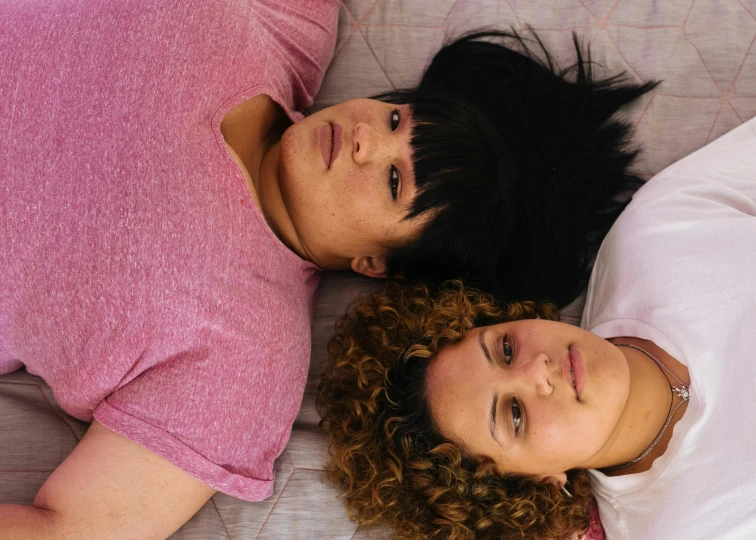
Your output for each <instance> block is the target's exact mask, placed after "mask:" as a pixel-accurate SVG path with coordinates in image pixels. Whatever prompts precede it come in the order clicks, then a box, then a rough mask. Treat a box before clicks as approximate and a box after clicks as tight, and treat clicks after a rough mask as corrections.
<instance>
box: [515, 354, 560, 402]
mask: <svg viewBox="0 0 756 540" xmlns="http://www.w3.org/2000/svg"><path fill="white" fill-rule="evenodd" d="M555 373H556V372H555V364H554V363H553V362H552V361H551V359H550V358H549V357H548V355H546V354H544V353H538V354H536V355H535V356H534V357H533V358H532V359H531V360H530V361H526V362H523V364H522V368H521V373H520V377H519V379H521V384H523V385H525V387H526V388H527V389H530V391H532V390H535V392H536V394H537V395H539V396H549V395H551V393H552V392H553V391H554V386H553V385H552V381H553V380H554V377H555V376H557V375H558V373H556V375H555Z"/></svg>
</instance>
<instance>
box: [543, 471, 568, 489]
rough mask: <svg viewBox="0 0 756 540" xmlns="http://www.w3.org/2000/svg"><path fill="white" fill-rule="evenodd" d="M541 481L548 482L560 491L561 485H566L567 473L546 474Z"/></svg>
mask: <svg viewBox="0 0 756 540" xmlns="http://www.w3.org/2000/svg"><path fill="white" fill-rule="evenodd" d="M541 482H543V483H544V484H550V485H552V486H554V488H555V489H556V490H557V491H560V490H561V489H562V488H561V486H566V485H567V474H566V473H563V472H562V473H559V474H555V475H552V476H546V477H544V478H543V479H542V480H541Z"/></svg>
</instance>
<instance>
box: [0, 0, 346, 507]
mask: <svg viewBox="0 0 756 540" xmlns="http://www.w3.org/2000/svg"><path fill="white" fill-rule="evenodd" d="M337 16H338V2H337V1H336V0H300V1H297V2H280V1H278V0H219V1H214V2H187V1H185V0H180V1H179V0H166V1H157V0H147V1H145V0H122V1H118V2H112V1H107V0H51V1H46V2H36V1H30V0H9V1H7V2H2V3H0V95H1V96H2V100H3V106H2V107H0V133H2V134H3V136H2V139H1V140H0V178H2V184H1V185H0V374H3V373H8V372H10V371H13V370H15V369H19V368H21V367H26V369H27V370H28V371H29V372H31V373H34V374H37V375H40V376H41V377H43V378H44V379H45V380H46V382H47V383H48V384H49V385H50V387H51V388H52V390H53V392H54V393H55V396H56V399H57V400H58V401H59V402H60V404H61V406H62V407H63V408H64V409H65V410H66V411H67V412H69V413H70V414H72V415H74V416H76V417H78V418H81V419H83V420H86V421H91V420H92V419H93V418H94V419H97V420H98V421H99V422H101V423H102V424H104V425H105V426H107V427H108V428H110V429H112V430H114V431H116V432H118V433H120V434H122V435H124V436H126V437H128V438H129V439H131V440H133V441H136V442H137V443H139V444H141V445H142V446H145V447H146V448H148V449H150V450H152V451H154V452H156V453H157V454H159V455H161V456H163V457H165V458H166V459H168V460H169V461H171V462H172V463H174V464H176V465H177V466H179V467H180V468H182V469H183V470H185V471H187V472H188V473H190V474H192V475H193V476H195V477H196V478H198V479H200V480H201V481H203V482H205V483H206V484H208V485H210V486H211V487H213V488H214V489H216V490H218V491H221V492H224V493H227V494H229V495H232V496H235V497H239V498H242V499H246V500H250V501H256V500H261V499H264V498H266V497H267V496H269V495H270V493H271V492H272V481H273V463H274V460H275V459H276V457H277V456H278V455H279V454H280V453H281V451H282V450H283V448H284V445H285V444H286V442H287V440H288V438H289V435H290V431H291V426H292V424H293V422H294V419H295V417H296V414H297V411H298V409H299V406H300V404H301V399H302V394H303V391H304V386H305V383H306V378H307V371H308V366H309V357H310V325H311V318H312V312H313V302H314V294H315V289H316V286H317V281H318V272H317V268H315V266H314V265H312V264H310V263H308V262H306V261H303V260H302V259H300V258H299V257H297V256H296V255H295V254H294V253H292V252H291V251H290V250H288V249H287V248H286V247H285V246H284V245H283V244H282V243H281V242H280V241H279V240H278V239H277V238H276V236H275V235H274V234H273V233H272V231H271V230H270V228H269V227H268V226H267V224H266V223H265V221H264V219H263V217H262V216H261V214H260V212H259V210H258V209H257V206H256V204H255V202H254V200H253V199H252V196H251V194H250V193H249V190H248V188H247V184H246V181H245V179H244V176H243V174H242V173H241V171H240V170H239V168H238V166H237V165H236V162H235V161H234V160H233V158H232V157H231V156H230V155H229V153H228V151H227V150H226V146H225V144H224V141H223V137H222V135H221V133H220V129H219V128H220V121H221V119H222V118H223V116H224V115H225V114H226V113H227V112H228V111H229V110H231V109H232V108H233V107H234V106H236V105H238V104H239V103H241V102H243V101H244V100H246V99H249V98H251V97H254V96H255V95H259V94H267V95H269V96H271V97H272V98H273V99H274V100H275V101H276V102H277V103H278V104H279V105H281V106H282V107H283V108H284V110H286V112H287V114H288V115H289V116H290V117H291V118H292V120H294V121H296V120H298V119H300V118H301V115H300V113H298V112H295V111H297V110H301V109H303V108H305V107H308V106H309V105H311V104H312V100H313V97H314V95H315V93H316V91H317V89H318V87H319V86H320V83H321V81H322V77H323V74H324V72H325V69H326V67H327V65H328V63H329V61H330V59H331V56H332V54H333V49H334V45H335V37H336V24H337Z"/></svg>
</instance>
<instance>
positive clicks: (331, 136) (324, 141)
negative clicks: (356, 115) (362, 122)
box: [318, 124, 342, 169]
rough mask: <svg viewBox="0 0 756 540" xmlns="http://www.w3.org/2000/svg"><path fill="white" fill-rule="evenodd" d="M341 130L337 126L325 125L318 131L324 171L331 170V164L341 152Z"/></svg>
mask: <svg viewBox="0 0 756 540" xmlns="http://www.w3.org/2000/svg"><path fill="white" fill-rule="evenodd" d="M341 133H342V129H341V126H340V125H338V124H326V125H324V126H321V127H320V128H319V130H318V139H319V142H320V155H321V156H322V157H323V163H325V166H326V169H330V168H331V164H332V163H333V162H334V161H336V158H337V157H338V155H339V152H340V151H341V143H342V137H341Z"/></svg>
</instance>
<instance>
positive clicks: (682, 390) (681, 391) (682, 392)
mask: <svg viewBox="0 0 756 540" xmlns="http://www.w3.org/2000/svg"><path fill="white" fill-rule="evenodd" d="M672 391H673V392H677V395H678V396H680V397H681V398H682V400H683V401H688V400H689V399H690V392H689V391H688V387H687V385H684V384H681V385H680V387H679V388H678V387H677V386H673V387H672Z"/></svg>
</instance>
